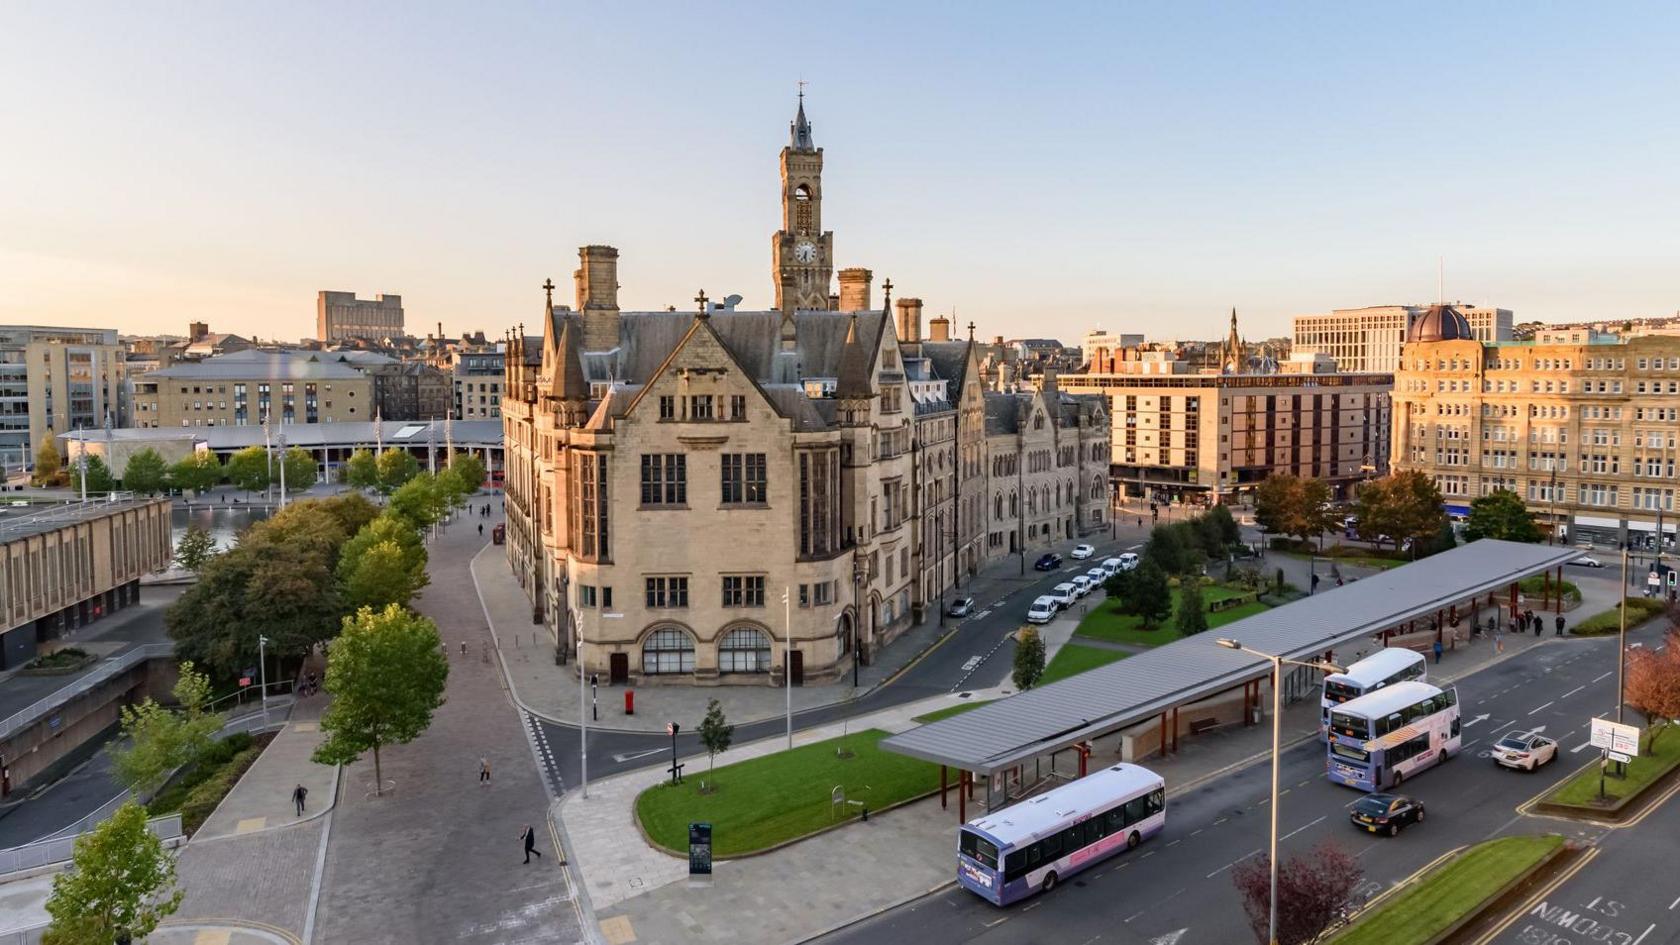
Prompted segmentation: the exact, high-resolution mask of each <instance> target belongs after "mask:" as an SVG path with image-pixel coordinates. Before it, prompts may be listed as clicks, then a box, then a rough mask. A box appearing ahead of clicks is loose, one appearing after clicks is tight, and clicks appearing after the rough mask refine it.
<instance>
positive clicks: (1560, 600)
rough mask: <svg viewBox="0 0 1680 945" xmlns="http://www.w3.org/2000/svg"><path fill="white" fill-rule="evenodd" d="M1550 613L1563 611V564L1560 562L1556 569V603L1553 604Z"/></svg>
mask: <svg viewBox="0 0 1680 945" xmlns="http://www.w3.org/2000/svg"><path fill="white" fill-rule="evenodd" d="M1552 613H1554V614H1561V613H1563V565H1561V564H1560V565H1558V569H1557V603H1556V604H1555V605H1554V608H1553V610H1552Z"/></svg>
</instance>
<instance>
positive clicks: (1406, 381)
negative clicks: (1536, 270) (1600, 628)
mask: <svg viewBox="0 0 1680 945" xmlns="http://www.w3.org/2000/svg"><path fill="white" fill-rule="evenodd" d="M1677 431H1680V338H1676V337H1671V336H1661V335H1648V336H1635V337H1629V338H1621V337H1617V336H1615V335H1607V334H1600V333H1597V332H1594V331H1591V330H1589V329H1584V328H1577V329H1569V330H1565V331H1540V332H1538V333H1537V334H1536V336H1535V338H1534V339H1533V340H1532V341H1524V342H1504V343H1498V344H1487V343H1484V342H1482V341H1479V340H1477V339H1475V338H1474V337H1472V335H1471V333H1470V330H1469V326H1468V325H1467V324H1466V322H1465V320H1464V318H1463V317H1462V316H1461V315H1459V314H1458V313H1457V312H1456V311H1454V310H1453V309H1452V308H1450V307H1445V306H1442V307H1440V308H1439V309H1437V310H1432V311H1431V312H1430V313H1429V314H1428V315H1427V316H1426V317H1425V318H1423V319H1420V320H1419V321H1418V322H1417V323H1416V324H1415V325H1414V326H1413V329H1412V333H1411V335H1410V336H1409V338H1408V341H1407V344H1406V349H1405V353H1404V358H1403V363H1402V365H1401V369H1400V372H1399V373H1398V374H1396V375H1395V389H1394V462H1395V465H1396V466H1397V467H1399V468H1404V469H1415V470H1418V471H1421V472H1424V473H1427V474H1429V475H1430V476H1432V477H1433V478H1434V479H1435V481H1436V482H1437V483H1438V484H1439V485H1440V487H1441V492H1442V494H1443V495H1444V496H1445V497H1446V501H1447V507H1448V510H1449V511H1450V512H1453V513H1454V514H1468V512H1469V505H1470V502H1471V500H1473V499H1474V498H1476V497H1477V496H1481V495H1486V494H1488V493H1490V492H1492V491H1494V490H1495V489H1509V490H1511V491H1512V492H1515V493H1516V494H1517V495H1519V496H1522V497H1523V498H1524V499H1525V500H1526V501H1527V503H1528V505H1529V508H1530V510H1531V511H1533V512H1534V513H1535V515H1536V517H1537V519H1538V520H1539V521H1540V522H1541V523H1542V525H1543V526H1544V527H1546V528H1548V529H1550V530H1551V531H1552V532H1553V533H1554V534H1555V535H1557V536H1558V537H1559V538H1563V539H1571V540H1581V541H1593V542H1599V543H1605V544H1611V545H1616V544H1620V543H1623V542H1626V543H1628V544H1629V545H1631V546H1633V547H1636V548H1637V547H1651V546H1652V545H1654V542H1655V535H1656V531H1657V523H1658V520H1659V519H1662V520H1663V522H1662V530H1663V532H1664V534H1665V535H1666V536H1668V540H1669V541H1670V542H1672V540H1673V535H1674V533H1675V530H1676V527H1677V526H1680V522H1677V521H1676V520H1675V517H1674V513H1675V506H1674V492H1675V488H1676V468H1675V467H1676V461H1677V460H1680V449H1677V448H1676V444H1675V437H1676V433H1677Z"/></svg>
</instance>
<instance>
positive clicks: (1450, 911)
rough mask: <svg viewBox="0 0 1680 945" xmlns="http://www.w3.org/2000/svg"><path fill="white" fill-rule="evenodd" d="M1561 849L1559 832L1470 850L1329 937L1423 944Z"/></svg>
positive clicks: (1349, 944)
mask: <svg viewBox="0 0 1680 945" xmlns="http://www.w3.org/2000/svg"><path fill="white" fill-rule="evenodd" d="M1561 846H1563V838H1562V837H1560V836H1558V835H1556V834H1546V835H1544V836H1526V837H1502V838H1500V839H1498V840H1489V841H1487V842H1485V843H1479V844H1477V845H1476V846H1473V847H1471V848H1470V849H1469V850H1467V851H1465V852H1464V853H1461V854H1459V855H1458V856H1455V857H1453V858H1452V859H1450V860H1448V861H1447V863H1446V865H1444V866H1441V867H1438V868H1436V869H1435V870H1434V871H1433V872H1431V873H1430V874H1429V875H1427V876H1425V877H1424V878H1423V879H1422V880H1421V881H1420V882H1418V883H1417V884H1416V885H1414V886H1412V887H1411V888H1409V889H1407V890H1406V891H1405V892H1402V893H1401V894H1400V895H1398V896H1396V897H1394V898H1393V899H1391V900H1389V901H1388V902H1386V903H1384V904H1383V905H1381V906H1379V907H1378V908H1377V909H1376V910H1375V911H1374V912H1372V913H1370V914H1369V915H1366V916H1362V917H1360V919H1359V921H1358V922H1356V923H1355V924H1354V925H1352V926H1351V927H1349V928H1348V929H1347V930H1345V931H1343V932H1342V933H1341V934H1339V935H1337V936H1335V937H1334V938H1332V939H1330V941H1331V942H1332V943H1333V945H1423V943H1425V942H1429V941H1432V940H1433V939H1434V937H1435V936H1436V935H1438V934H1440V933H1441V932H1442V931H1443V930H1445V929H1446V928H1447V927H1448V926H1451V925H1452V924H1453V923H1454V922H1457V921H1458V920H1459V919H1462V918H1464V917H1465V916H1467V915H1469V914H1470V913H1471V912H1472V911H1473V910H1475V909H1477V908H1480V907H1481V905H1482V904H1483V902H1484V901H1485V900H1486V899H1487V898H1488V897H1489V896H1492V895H1493V894H1494V893H1496V892H1498V891H1499V890H1500V888H1501V887H1503V886H1504V885H1505V884H1506V883H1508V882H1510V881H1511V880H1513V879H1515V878H1517V876H1519V875H1521V874H1522V872H1523V871H1524V870H1527V869H1529V868H1530V867H1532V866H1534V865H1535V864H1536V863H1539V862H1540V861H1541V860H1543V859H1545V858H1546V857H1547V856H1550V855H1551V854H1552V852H1553V851H1555V850H1557V849H1558V848H1559V847H1561Z"/></svg>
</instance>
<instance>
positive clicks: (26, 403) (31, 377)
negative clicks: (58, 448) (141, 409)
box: [0, 325, 129, 469]
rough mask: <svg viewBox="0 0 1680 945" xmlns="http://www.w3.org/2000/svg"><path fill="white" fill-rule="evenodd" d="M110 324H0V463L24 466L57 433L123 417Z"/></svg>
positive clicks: (121, 370)
mask: <svg viewBox="0 0 1680 945" xmlns="http://www.w3.org/2000/svg"><path fill="white" fill-rule="evenodd" d="M125 365H126V356H125V354H124V351H123V346H122V344H121V343H120V342H119V341H118V339H117V332H116V329H114V328H40V327H35V326H20V325H8V326H4V327H0V463H3V464H4V465H5V466H6V467H7V468H9V469H23V468H25V467H27V466H30V465H33V464H34V462H35V451H36V450H39V449H40V448H41V444H42V443H45V442H46V441H47V440H49V439H51V438H52V437H53V436H54V435H55V434H60V433H66V432H68V431H71V430H78V429H98V428H100V427H103V426H105V424H106V423H107V422H109V423H110V424H111V425H112V426H118V427H120V426H123V425H124V424H126V423H127V422H128V417H129V398H128V391H127V385H126V380H127V379H126V368H125Z"/></svg>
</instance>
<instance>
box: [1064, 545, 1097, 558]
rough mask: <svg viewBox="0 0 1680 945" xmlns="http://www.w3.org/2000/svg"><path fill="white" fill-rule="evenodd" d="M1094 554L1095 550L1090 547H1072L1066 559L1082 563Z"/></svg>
mask: <svg viewBox="0 0 1680 945" xmlns="http://www.w3.org/2000/svg"><path fill="white" fill-rule="evenodd" d="M1096 553H1097V549H1095V548H1092V547H1091V546H1090V545H1074V546H1073V550H1072V551H1070V552H1068V557H1070V558H1072V559H1073V560H1075V561H1084V560H1085V559H1086V558H1089V557H1091V556H1092V555H1094V554H1096Z"/></svg>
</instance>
